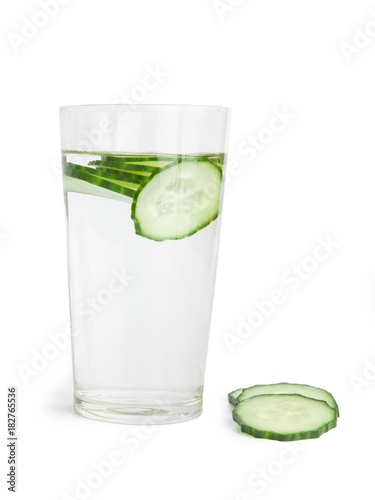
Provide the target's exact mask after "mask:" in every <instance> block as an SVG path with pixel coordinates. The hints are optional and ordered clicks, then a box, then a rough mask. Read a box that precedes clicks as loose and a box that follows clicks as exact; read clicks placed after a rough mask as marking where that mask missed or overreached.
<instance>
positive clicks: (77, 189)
mask: <svg viewBox="0 0 375 500" xmlns="http://www.w3.org/2000/svg"><path fill="white" fill-rule="evenodd" d="M63 183H64V191H65V192H66V193H79V194H90V195H93V196H100V197H101V198H109V199H110V200H117V201H123V202H126V203H131V202H132V201H133V198H132V197H130V196H124V195H123V194H120V193H117V192H114V191H110V190H109V189H105V188H102V187H100V186H97V185H94V184H91V183H90V182H87V181H83V180H81V179H79V178H75V177H70V176H68V175H64V176H63Z"/></svg>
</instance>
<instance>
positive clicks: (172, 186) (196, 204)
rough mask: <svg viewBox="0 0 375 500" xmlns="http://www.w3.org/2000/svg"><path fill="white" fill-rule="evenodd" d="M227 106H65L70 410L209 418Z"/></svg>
mask: <svg viewBox="0 0 375 500" xmlns="http://www.w3.org/2000/svg"><path fill="white" fill-rule="evenodd" d="M229 114H230V111H229V110H228V109H227V108H223V107H216V106H180V105H178V106H177V105H176V106H175V105H87V106H68V107H63V108H61V110H60V117H61V143H62V163H63V173H64V195H65V205H66V215H67V237H68V253H69V259H68V272H69V291H70V310H71V327H72V347H73V372H74V408H75V411H76V412H77V413H79V414H80V415H82V416H84V417H87V418H91V419H95V420H102V421H108V422H118V423H131V424H134V423H137V424H147V423H152V424H155V423H172V422H182V421H184V420H190V419H192V418H195V417H197V416H199V415H200V414H201V412H202V394H203V385H204V374H205V364H206V356H207V345H208V337H209V329H210V321H211V311H212V301H213V294H214V285H215V274H216V262H217V253H218V246H219V233H220V223H221V207H222V199H223V186H224V180H223V176H224V170H225V154H226V147H227V136H228V122H229Z"/></svg>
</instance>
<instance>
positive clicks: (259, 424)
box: [233, 394, 337, 441]
mask: <svg viewBox="0 0 375 500" xmlns="http://www.w3.org/2000/svg"><path fill="white" fill-rule="evenodd" d="M233 420H234V421H235V422H237V423H238V424H239V425H240V427H241V431H242V432H244V433H246V434H249V435H251V436H253V437H256V438H264V439H273V440H277V441H297V440H302V439H315V438H318V437H320V436H321V435H322V434H324V433H325V432H328V431H329V430H330V429H333V428H334V427H336V425H337V417H336V411H335V409H334V408H332V407H331V406H329V405H328V404H327V403H326V402H325V401H321V400H318V399H312V398H308V397H306V396H302V395H300V394H267V395H266V394H262V395H259V396H252V397H251V398H249V399H246V400H245V401H243V402H242V403H239V404H238V405H237V406H236V408H235V409H234V410H233Z"/></svg>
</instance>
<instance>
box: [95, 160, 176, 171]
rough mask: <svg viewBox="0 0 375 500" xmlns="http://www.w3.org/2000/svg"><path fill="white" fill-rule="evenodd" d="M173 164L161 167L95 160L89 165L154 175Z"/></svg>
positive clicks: (165, 163)
mask: <svg viewBox="0 0 375 500" xmlns="http://www.w3.org/2000/svg"><path fill="white" fill-rule="evenodd" d="M154 163H156V162H154ZM171 163H172V162H171V161H169V162H161V164H160V165H151V164H150V163H129V162H122V161H103V160H93V161H90V162H89V163H88V164H89V165H92V166H94V167H105V168H115V169H117V170H126V171H128V172H140V173H141V172H143V173H154V172H160V169H161V168H164V167H165V166H167V165H170V164H171ZM161 165H163V166H161Z"/></svg>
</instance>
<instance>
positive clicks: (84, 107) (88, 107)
mask: <svg viewBox="0 0 375 500" xmlns="http://www.w3.org/2000/svg"><path fill="white" fill-rule="evenodd" d="M106 108H107V109H108V108H109V109H111V110H112V111H113V110H114V109H117V108H119V109H121V108H124V109H129V108H130V109H134V110H136V109H137V108H138V109H142V110H143V111H146V110H147V108H150V109H149V110H150V111H151V110H156V109H157V108H159V109H160V110H162V109H173V108H174V109H176V110H188V109H196V110H201V111H203V110H206V111H219V112H221V111H226V112H230V111H231V108H228V107H226V106H215V105H211V104H125V103H120V104H72V105H67V106H60V108H59V110H60V112H61V111H66V110H72V111H73V110H74V111H79V110H80V111H104V110H105V109H106Z"/></svg>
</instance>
